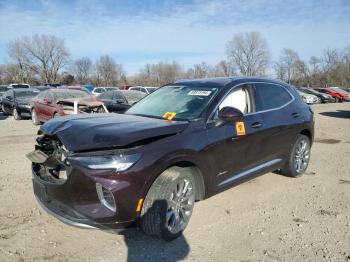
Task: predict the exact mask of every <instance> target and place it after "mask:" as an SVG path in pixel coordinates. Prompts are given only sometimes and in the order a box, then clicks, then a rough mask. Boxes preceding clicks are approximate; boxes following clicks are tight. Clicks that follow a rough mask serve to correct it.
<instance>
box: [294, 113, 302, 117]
mask: <svg viewBox="0 0 350 262" xmlns="http://www.w3.org/2000/svg"><path fill="white" fill-rule="evenodd" d="M292 116H293V117H294V118H297V117H299V116H300V114H299V113H293V114H292Z"/></svg>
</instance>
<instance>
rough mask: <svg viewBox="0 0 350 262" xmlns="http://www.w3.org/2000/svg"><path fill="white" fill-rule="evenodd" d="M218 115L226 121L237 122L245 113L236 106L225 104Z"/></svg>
mask: <svg viewBox="0 0 350 262" xmlns="http://www.w3.org/2000/svg"><path fill="white" fill-rule="evenodd" d="M218 116H219V119H220V120H222V121H224V122H237V121H240V120H242V118H243V113H242V112H241V111H240V110H238V109H237V108H235V107H230V106H225V107H223V108H221V109H220V111H219V115H218Z"/></svg>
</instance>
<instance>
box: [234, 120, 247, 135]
mask: <svg viewBox="0 0 350 262" xmlns="http://www.w3.org/2000/svg"><path fill="white" fill-rule="evenodd" d="M236 132H237V136H244V135H245V126H244V122H242V121H239V122H236Z"/></svg>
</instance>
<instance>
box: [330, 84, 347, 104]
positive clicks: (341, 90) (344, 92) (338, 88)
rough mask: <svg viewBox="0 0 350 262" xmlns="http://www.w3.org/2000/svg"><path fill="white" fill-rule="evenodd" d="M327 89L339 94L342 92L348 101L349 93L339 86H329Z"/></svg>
mask: <svg viewBox="0 0 350 262" xmlns="http://www.w3.org/2000/svg"><path fill="white" fill-rule="evenodd" d="M329 89H331V90H333V91H335V92H338V93H339V94H342V95H343V97H344V99H345V101H346V102H349V101H350V93H349V92H347V91H345V90H344V89H342V88H340V87H329Z"/></svg>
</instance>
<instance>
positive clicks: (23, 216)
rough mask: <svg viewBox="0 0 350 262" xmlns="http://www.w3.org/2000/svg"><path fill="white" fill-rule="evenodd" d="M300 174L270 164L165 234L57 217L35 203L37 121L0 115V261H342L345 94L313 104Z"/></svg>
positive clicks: (347, 209)
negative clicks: (165, 237) (169, 237)
mask: <svg viewBox="0 0 350 262" xmlns="http://www.w3.org/2000/svg"><path fill="white" fill-rule="evenodd" d="M313 109H314V111H315V117H316V138H315V143H314V146H313V148H312V158H311V163H310V166H309V168H308V170H307V173H306V174H305V175H304V176H302V177H300V178H287V177H283V176H280V175H276V174H273V173H269V174H266V175H264V176H261V177H259V178H256V179H254V180H251V181H250V182H247V183H244V184H241V185H239V186H237V187H234V188H232V189H230V190H227V191H225V192H223V193H221V194H219V195H216V196H214V197H212V198H210V199H207V200H205V201H202V202H198V203H196V206H195V209H194V213H193V215H192V218H191V221H190V224H189V225H188V227H187V229H186V231H185V233H184V236H183V237H181V238H179V239H177V240H175V241H173V242H171V243H165V242H162V241H159V240H155V239H152V238H150V237H147V236H145V235H143V234H142V233H141V232H140V231H139V230H138V229H131V230H127V231H125V232H124V233H122V234H121V235H115V234H110V233H106V232H102V231H99V230H86V229H78V228H74V227H70V226H67V225H65V224H63V223H61V222H59V221H58V220H56V219H55V218H53V217H51V216H50V215H48V214H46V213H45V212H44V211H43V210H42V209H41V208H40V207H38V205H37V203H36V201H35V199H34V196H33V193H32V186H31V173H30V163H29V161H28V160H27V159H26V158H25V154H26V153H28V152H30V151H31V150H32V149H33V145H34V138H35V134H36V131H37V127H35V126H33V125H32V124H31V122H30V121H29V120H22V121H14V120H13V119H12V118H5V117H4V116H2V115H1V114H0V175H1V180H0V261H42V260H52V261H178V260H189V261H245V262H247V261H350V171H349V169H350V162H349V159H350V152H349V151H350V121H349V120H350V103H342V104H329V105H316V106H313Z"/></svg>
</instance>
